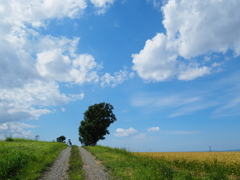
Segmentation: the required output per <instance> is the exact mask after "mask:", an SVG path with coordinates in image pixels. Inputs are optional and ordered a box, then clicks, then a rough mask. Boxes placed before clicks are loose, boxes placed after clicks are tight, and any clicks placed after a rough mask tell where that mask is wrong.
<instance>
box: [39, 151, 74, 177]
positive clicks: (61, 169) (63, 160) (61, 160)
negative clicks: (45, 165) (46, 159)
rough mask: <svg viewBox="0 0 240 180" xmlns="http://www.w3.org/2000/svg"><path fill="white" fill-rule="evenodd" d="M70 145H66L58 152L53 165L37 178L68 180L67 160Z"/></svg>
mask: <svg viewBox="0 0 240 180" xmlns="http://www.w3.org/2000/svg"><path fill="white" fill-rule="evenodd" d="M70 151H71V147H67V148H65V149H64V150H62V152H61V153H60V154H59V156H58V157H57V159H56V161H55V162H54V163H53V165H52V166H51V167H50V168H49V169H48V170H47V171H46V172H44V173H43V175H42V177H41V178H39V180H68V179H69V178H68V174H67V170H68V161H69V157H70Z"/></svg>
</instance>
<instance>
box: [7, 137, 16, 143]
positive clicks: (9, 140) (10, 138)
mask: <svg viewBox="0 0 240 180" xmlns="http://www.w3.org/2000/svg"><path fill="white" fill-rule="evenodd" d="M5 141H7V142H13V141H14V139H13V138H12V137H6V139H5Z"/></svg>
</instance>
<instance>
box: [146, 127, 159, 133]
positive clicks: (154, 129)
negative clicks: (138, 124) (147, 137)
mask: <svg viewBox="0 0 240 180" xmlns="http://www.w3.org/2000/svg"><path fill="white" fill-rule="evenodd" d="M159 130H160V128H159V127H151V128H148V131H149V132H158V131H159Z"/></svg>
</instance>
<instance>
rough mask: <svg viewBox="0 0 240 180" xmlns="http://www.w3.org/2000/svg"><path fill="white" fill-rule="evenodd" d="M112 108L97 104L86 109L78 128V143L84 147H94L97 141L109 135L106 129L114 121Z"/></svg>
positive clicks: (106, 104) (107, 105)
mask: <svg viewBox="0 0 240 180" xmlns="http://www.w3.org/2000/svg"><path fill="white" fill-rule="evenodd" d="M113 109H114V108H113V106H112V105H111V104H109V103H99V104H94V105H92V106H89V107H88V110H87V111H86V112H85V113H84V120H83V121H81V124H80V126H79V136H80V137H79V141H80V142H81V143H82V144H83V145H85V146H94V145H96V144H97V142H98V141H99V140H103V139H105V137H104V136H105V135H106V134H109V131H108V130H107V128H108V127H109V126H110V124H111V123H113V122H114V121H116V120H117V119H116V117H115V115H114V114H113V112H112V110H113Z"/></svg>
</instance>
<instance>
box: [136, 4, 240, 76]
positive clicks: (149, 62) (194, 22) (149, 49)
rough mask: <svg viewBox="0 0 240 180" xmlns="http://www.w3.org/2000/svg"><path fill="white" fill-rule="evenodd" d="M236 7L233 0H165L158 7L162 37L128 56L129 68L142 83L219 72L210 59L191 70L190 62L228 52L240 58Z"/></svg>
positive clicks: (239, 23) (239, 30)
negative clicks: (208, 55)
mask: <svg viewBox="0 0 240 180" xmlns="http://www.w3.org/2000/svg"><path fill="white" fill-rule="evenodd" d="M153 2H155V1H153ZM239 8H240V3H239V2H238V1H236V0H221V1H219V0H212V1H209V0H203V1H198V0H192V1H189V0H169V1H168V2H167V3H166V4H165V5H164V6H162V8H161V9H162V13H163V16H164V19H163V21H162V23H163V26H164V27H165V29H166V34H162V33H158V34H157V35H156V36H155V37H153V38H152V39H149V40H147V41H146V43H145V46H144V48H143V49H142V50H141V51H140V52H139V53H138V54H133V55H132V57H133V69H134V70H135V71H136V72H137V73H138V75H139V76H140V77H141V78H143V79H144V80H146V81H166V80H169V79H171V78H178V79H179V80H193V79H195V78H198V77H201V76H204V75H207V74H211V73H212V72H217V71H220V70H221V69H220V68H217V67H216V66H215V64H216V62H212V61H211V59H210V62H209V63H208V64H205V63H206V62H205V60H204V59H203V60H198V63H197V64H198V65H197V66H195V67H193V66H192V60H194V61H196V58H197V57H199V56H201V55H205V54H207V53H221V54H225V53H226V52H227V51H228V50H232V52H233V53H234V55H235V56H239V55H240V20H239V16H240V11H238V9H239ZM224 61H225V60H222V62H224ZM218 64H219V65H222V64H223V63H218ZM183 66H184V67H185V68H182V67H183ZM215 69H217V70H215Z"/></svg>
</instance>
